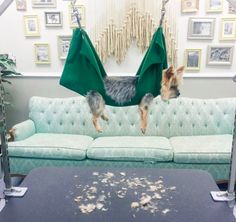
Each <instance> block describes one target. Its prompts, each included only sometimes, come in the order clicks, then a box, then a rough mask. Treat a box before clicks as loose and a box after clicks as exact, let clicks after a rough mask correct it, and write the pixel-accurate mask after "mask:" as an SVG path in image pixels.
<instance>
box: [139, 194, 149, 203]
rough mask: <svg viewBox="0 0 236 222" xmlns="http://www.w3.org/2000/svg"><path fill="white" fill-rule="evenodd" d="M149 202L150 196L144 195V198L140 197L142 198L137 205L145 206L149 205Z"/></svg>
mask: <svg viewBox="0 0 236 222" xmlns="http://www.w3.org/2000/svg"><path fill="white" fill-rule="evenodd" d="M151 200H152V197H151V196H149V195H145V196H142V197H141V199H140V202H139V203H140V204H141V205H142V206H145V205H147V204H149V203H150V202H151Z"/></svg>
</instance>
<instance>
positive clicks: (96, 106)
mask: <svg viewBox="0 0 236 222" xmlns="http://www.w3.org/2000/svg"><path fill="white" fill-rule="evenodd" d="M86 99H87V102H88V105H89V107H90V110H91V112H92V115H93V117H92V122H93V125H94V127H95V129H96V130H97V132H102V128H101V127H100V125H99V122H98V119H99V117H101V118H104V109H105V101H104V99H103V98H102V96H101V95H100V94H99V93H98V92H97V91H94V90H92V91H89V92H88V94H87V95H86Z"/></svg>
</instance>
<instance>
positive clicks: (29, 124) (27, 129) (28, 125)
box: [9, 120, 36, 141]
mask: <svg viewBox="0 0 236 222" xmlns="http://www.w3.org/2000/svg"><path fill="white" fill-rule="evenodd" d="M35 132H36V130H35V125H34V122H33V121H32V120H26V121H24V122H21V123H18V124H16V125H14V126H13V127H12V129H10V130H9V133H10V135H11V137H12V140H13V141H19V140H24V139H26V138H28V137H30V136H32V135H33V134H35Z"/></svg>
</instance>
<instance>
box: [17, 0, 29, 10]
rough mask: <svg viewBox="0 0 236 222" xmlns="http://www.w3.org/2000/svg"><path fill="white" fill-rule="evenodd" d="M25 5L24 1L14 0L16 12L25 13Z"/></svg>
mask: <svg viewBox="0 0 236 222" xmlns="http://www.w3.org/2000/svg"><path fill="white" fill-rule="evenodd" d="M26 9H27V3H26V0H16V10H17V11H26Z"/></svg>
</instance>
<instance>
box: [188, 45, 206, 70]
mask: <svg viewBox="0 0 236 222" xmlns="http://www.w3.org/2000/svg"><path fill="white" fill-rule="evenodd" d="M201 57H202V50H201V49H186V50H185V67H186V70H187V71H199V70H200V67H201Z"/></svg>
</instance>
